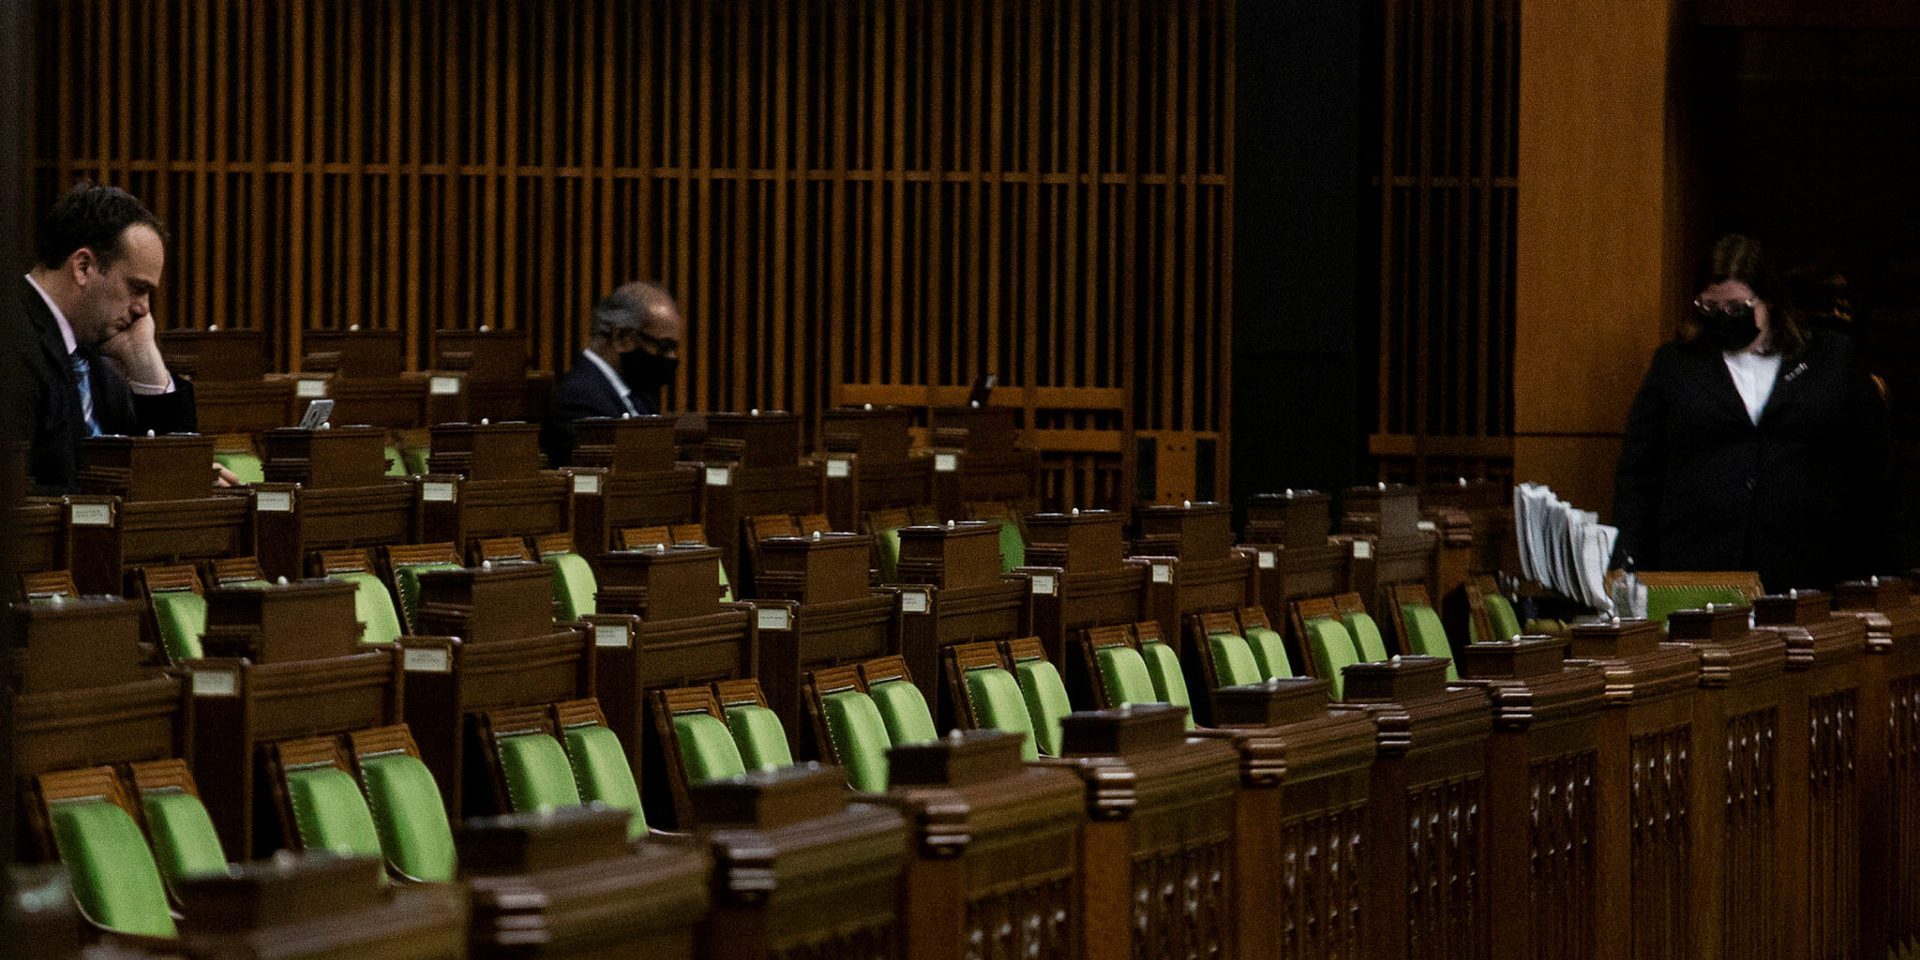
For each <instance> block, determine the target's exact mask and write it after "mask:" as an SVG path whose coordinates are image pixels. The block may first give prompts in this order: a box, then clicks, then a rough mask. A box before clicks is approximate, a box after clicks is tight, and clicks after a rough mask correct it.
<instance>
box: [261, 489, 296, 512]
mask: <svg viewBox="0 0 1920 960" xmlns="http://www.w3.org/2000/svg"><path fill="white" fill-rule="evenodd" d="M253 508H254V509H255V510H258V511H260V512H261V513H291V512H293V491H291V490H256V491H254V494H253Z"/></svg>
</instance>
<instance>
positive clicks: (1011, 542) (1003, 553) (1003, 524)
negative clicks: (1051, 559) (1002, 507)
mask: <svg viewBox="0 0 1920 960" xmlns="http://www.w3.org/2000/svg"><path fill="white" fill-rule="evenodd" d="M1026 565H1027V541H1026V539H1025V538H1023V537H1021V536H1020V525H1019V524H1018V523H1015V522H1014V520H1013V518H1012V517H1003V518H1001V520H1000V572H1002V573H1007V572H1010V571H1013V570H1016V569H1019V568H1020V567H1024V566H1026Z"/></svg>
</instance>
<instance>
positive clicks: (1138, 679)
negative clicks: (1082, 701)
mask: <svg viewBox="0 0 1920 960" xmlns="http://www.w3.org/2000/svg"><path fill="white" fill-rule="evenodd" d="M1093 658H1094V665H1095V666H1096V667H1098V668H1099V670H1100V688H1101V689H1102V690H1105V691H1106V693H1107V703H1109V704H1111V705H1113V706H1116V707H1124V706H1126V705H1127V704H1130V703H1159V702H1160V696H1159V694H1156V693H1154V692H1153V675H1152V674H1150V673H1148V672H1147V661H1146V659H1145V658H1144V657H1142V656H1140V651H1138V650H1135V649H1134V648H1132V647H1121V646H1113V647H1102V648H1100V651H1099V652H1098V653H1095V654H1094V657H1093Z"/></svg>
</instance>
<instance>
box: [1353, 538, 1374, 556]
mask: <svg viewBox="0 0 1920 960" xmlns="http://www.w3.org/2000/svg"><path fill="white" fill-rule="evenodd" d="M1353 558H1354V559H1355V560H1371V559H1373V541H1372V540H1355V541H1354V542H1353Z"/></svg>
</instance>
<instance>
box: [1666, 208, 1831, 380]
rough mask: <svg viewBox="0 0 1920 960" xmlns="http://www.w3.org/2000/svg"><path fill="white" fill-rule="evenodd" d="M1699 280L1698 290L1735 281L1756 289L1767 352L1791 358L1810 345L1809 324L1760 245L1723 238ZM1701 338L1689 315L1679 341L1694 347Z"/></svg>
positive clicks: (1733, 235) (1709, 255)
mask: <svg viewBox="0 0 1920 960" xmlns="http://www.w3.org/2000/svg"><path fill="white" fill-rule="evenodd" d="M1698 280H1699V282H1698V283H1696V284H1695V285H1694V289H1695V290H1705V289H1706V288H1708V287H1711V286H1714V285H1715V284H1720V283H1727V282H1729V281H1736V280H1737V281H1739V282H1741V283H1744V284H1746V285H1747V286H1749V287H1752V288H1753V295H1754V296H1755V297H1757V298H1758V299H1759V300H1760V301H1761V302H1762V303H1765V304H1766V305H1767V326H1768V334H1767V339H1768V347H1767V352H1769V353H1777V354H1781V355H1783V356H1792V355H1794V354H1796V353H1799V352H1800V350H1801V348H1802V347H1805V346H1806V345H1807V326H1806V323H1805V321H1804V320H1802V318H1801V316H1800V310H1799V309H1798V307H1797V306H1796V305H1795V304H1794V302H1793V300H1792V299H1791V298H1789V297H1788V296H1787V295H1786V288H1785V287H1784V286H1782V285H1781V282H1780V276H1779V274H1777V273H1775V272H1774V269H1773V264H1772V262H1770V261H1769V260H1768V259H1767V258H1766V255H1765V252H1764V251H1763V250H1762V249H1761V247H1760V241H1758V240H1756V239H1754V238H1752V237H1749V236H1746V235H1744V234H1739V233H1729V234H1727V235H1726V236H1724V237H1721V238H1720V239H1719V240H1717V241H1715V242H1714V244H1713V248H1712V249H1711V250H1709V251H1707V256H1706V259H1705V260H1703V261H1702V262H1701V264H1700V276H1699V278H1698ZM1699 335H1700V320H1699V318H1698V317H1695V316H1694V315H1693V313H1692V311H1689V312H1688V313H1687V318H1686V320H1685V321H1683V322H1682V323H1681V324H1680V340H1681V342H1683V343H1691V342H1693V340H1694V339H1695V338H1697V337H1698V336H1699Z"/></svg>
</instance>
